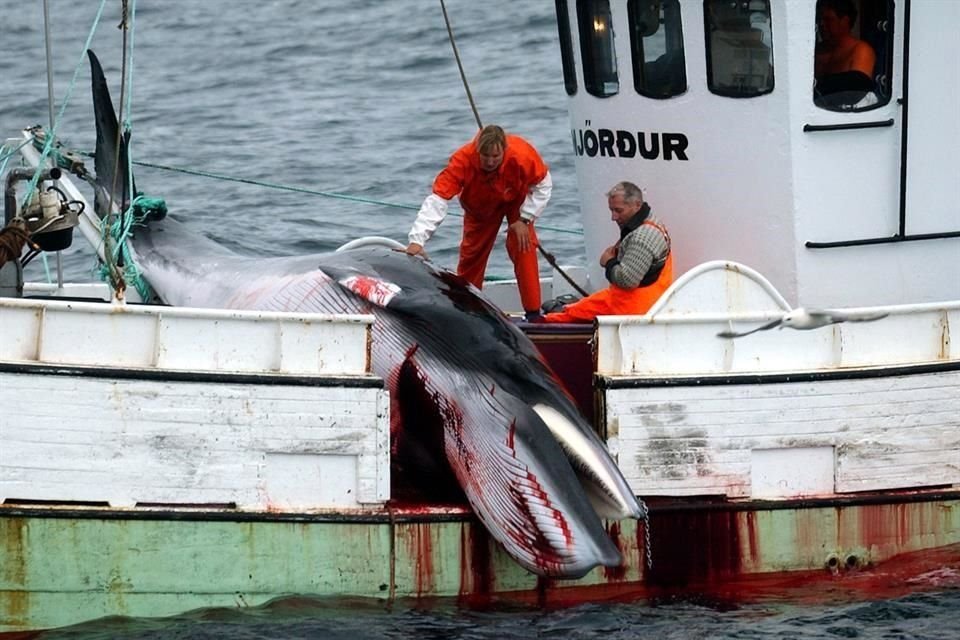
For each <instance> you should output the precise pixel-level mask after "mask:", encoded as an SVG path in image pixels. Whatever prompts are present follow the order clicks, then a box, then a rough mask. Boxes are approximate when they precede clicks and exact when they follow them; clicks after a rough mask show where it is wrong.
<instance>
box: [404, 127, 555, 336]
mask: <svg viewBox="0 0 960 640" xmlns="http://www.w3.org/2000/svg"><path fill="white" fill-rule="evenodd" d="M552 186H553V182H552V181H551V179H550V171H549V170H548V169H547V165H546V163H545V162H544V161H543V159H542V158H541V157H540V154H539V153H537V150H536V149H534V147H533V145H531V144H530V143H529V142H527V141H526V140H524V139H523V138H521V137H520V136H515V135H507V134H506V133H504V131H503V129H501V128H500V127H498V126H497V125H487V126H486V127H484V128H483V129H482V130H481V131H480V133H479V134H478V135H477V137H476V138H474V139H473V140H471V141H470V142H468V143H467V144H465V145H463V146H462V147H460V148H459V149H457V150H456V151H455V152H454V154H453V155H452V156H451V157H450V162H449V163H448V164H447V166H446V167H445V168H444V169H443V171H441V172H440V174H439V175H438V176H437V177H436V179H435V180H434V181H433V192H432V193H431V194H430V195H429V196H427V197H426V199H425V200H424V201H423V204H422V205H421V206H420V211H419V212H418V213H417V219H416V220H415V221H414V223H413V227H412V228H411V229H410V234H409V242H410V244H409V245H407V253H409V254H410V255H418V254H421V253H422V252H423V246H424V245H425V244H426V242H427V240H429V239H430V236H432V235H433V232H434V231H436V230H437V227H438V226H440V223H441V222H443V219H444V218H445V217H446V215H447V207H448V201H449V200H450V199H451V198H453V197H454V196H456V195H459V196H460V205H461V206H462V207H463V214H464V215H463V237H462V240H461V242H460V262H459V264H458V265H457V273H459V274H460V275H462V276H463V277H464V278H466V279H467V280H468V281H470V282H471V283H472V284H474V285H475V286H477V287H478V288H482V287H483V274H484V272H486V270H487V260H488V259H489V257H490V252H491V251H493V243H494V242H495V241H496V239H497V234H498V233H499V232H500V224H501V223H502V222H503V220H504V219H506V220H507V223H508V227H507V255H508V256H510V260H511V261H512V262H513V272H514V274H515V275H516V277H517V285H518V288H519V289H520V302H521V303H522V304H523V309H524V311H525V312H526V315H527V319H534V318H538V317H539V313H540V265H539V262H538V260H537V234H536V231H535V230H534V228H533V225H534V222H535V221H536V220H537V218H538V217H540V214H541V213H542V212H543V209H544V207H546V206H547V202H548V201H549V200H550V190H551V188H552Z"/></svg>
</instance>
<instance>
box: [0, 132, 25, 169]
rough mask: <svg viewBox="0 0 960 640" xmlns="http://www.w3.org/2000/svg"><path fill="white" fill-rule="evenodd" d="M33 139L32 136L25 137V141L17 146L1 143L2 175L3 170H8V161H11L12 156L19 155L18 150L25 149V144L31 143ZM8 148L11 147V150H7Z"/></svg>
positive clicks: (0, 164)
mask: <svg viewBox="0 0 960 640" xmlns="http://www.w3.org/2000/svg"><path fill="white" fill-rule="evenodd" d="M31 140H32V138H25V139H24V141H23V142H21V143H20V144H18V145H17V146H15V147H10V146H8V145H6V144H4V145H0V176H2V175H3V172H4V171H5V170H6V168H7V162H9V161H10V158H12V157H13V156H15V155H17V152H18V151H20V149H23V148H24V147H25V146H27V145H28V144H30V142H31ZM7 149H9V151H7Z"/></svg>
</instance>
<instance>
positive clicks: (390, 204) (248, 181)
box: [84, 152, 583, 235]
mask: <svg viewBox="0 0 960 640" xmlns="http://www.w3.org/2000/svg"><path fill="white" fill-rule="evenodd" d="M84 155H86V156H88V157H91V158H92V157H93V154H92V153H89V152H86V153H84ZM133 164H135V165H138V166H141V167H150V168H152V169H162V170H163V171H173V172H176V173H185V174H188V175H192V176H200V177H203V178H212V179H214V180H225V181H227V182H239V183H242V184H251V185H254V186H257V187H265V188H267V189H277V190H280V191H293V192H295V193H306V194H309V195H312V196H323V197H326V198H338V199H340V200H350V201H352V202H362V203H364V204H375V205H380V206H383V207H393V208H396V209H409V210H411V211H419V210H420V207H419V206H416V205H409V204H400V203H397V202H386V201H384V200H375V199H372V198H362V197H360V196H351V195H347V194H344V193H334V192H331V191H317V190H315V189H307V188H304V187H295V186H292V185H284V184H279V183H275V182H265V181H263V180H251V179H250V178H237V177H235V176H227V175H223V174H219V173H212V172H210V171H201V170H198V169H184V168H182V167H171V166H169V165H165V164H157V163H155V162H144V161H134V162H133ZM450 215H453V216H462V215H463V214H461V213H457V212H455V211H451V212H450ZM544 229H545V230H547V231H556V232H558V233H572V234H575V235H583V231H582V230H579V229H564V228H561V227H553V226H550V225H544V224H540V223H537V231H541V230H544Z"/></svg>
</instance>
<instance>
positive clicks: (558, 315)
mask: <svg viewBox="0 0 960 640" xmlns="http://www.w3.org/2000/svg"><path fill="white" fill-rule="evenodd" d="M607 206H608V207H609V208H610V218H611V219H612V220H613V221H614V222H616V223H617V225H618V226H619V227H620V240H619V241H618V242H617V243H616V244H615V245H613V246H611V247H607V248H606V249H605V250H604V251H603V253H602V254H601V255H600V266H602V267H603V268H604V270H605V271H606V276H607V280H609V281H610V286H609V287H607V288H606V289H602V290H600V291H597V292H596V293H594V294H592V295H589V296H587V297H586V298H583V299H582V300H578V301H577V302H574V303H572V304H568V305H567V306H565V307H564V308H563V310H562V311H557V312H554V313H548V314H546V315H545V316H544V317H543V319H544V321H546V322H593V320H594V319H595V318H596V317H597V316H620V315H641V314H644V313H646V312H647V311H649V310H650V307H652V306H653V303H654V302H656V301H657V298H659V297H660V295H661V294H662V293H663V292H664V291H666V290H667V288H668V287H669V286H670V284H671V283H672V282H673V253H672V252H671V251H670V235H669V234H668V233H667V229H666V228H665V227H664V226H663V224H662V223H661V222H660V221H659V220H658V219H656V218H655V217H653V215H652V214H651V213H650V205H648V204H647V203H646V202H644V201H643V192H642V191H640V187H638V186H637V185H635V184H633V183H632V182H619V183H617V184H616V185H614V187H613V188H612V189H611V190H610V191H609V192H608V193H607Z"/></svg>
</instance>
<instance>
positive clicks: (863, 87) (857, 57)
mask: <svg viewBox="0 0 960 640" xmlns="http://www.w3.org/2000/svg"><path fill="white" fill-rule="evenodd" d="M856 21H857V7H856V5H854V3H853V0H818V2H817V26H818V29H819V34H820V42H819V43H818V44H817V48H816V55H815V60H814V72H813V75H814V77H815V78H816V80H817V86H816V93H817V95H818V96H826V95H831V94H836V93H839V92H854V93H858V94H859V98H862V97H863V96H864V95H866V94H867V93H869V92H872V91H873V90H874V88H875V86H874V81H873V67H874V64H875V63H876V61H877V56H876V53H875V52H874V50H873V47H871V46H870V44H869V43H868V42H866V41H864V40H860V39H859V38H857V37H856V36H854V35H853V33H852V30H853V26H854V24H855V23H856ZM850 99H852V98H850ZM844 101H845V102H846V101H847V100H844ZM856 101H857V100H853V102H856Z"/></svg>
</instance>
